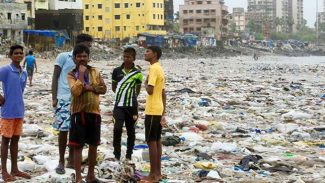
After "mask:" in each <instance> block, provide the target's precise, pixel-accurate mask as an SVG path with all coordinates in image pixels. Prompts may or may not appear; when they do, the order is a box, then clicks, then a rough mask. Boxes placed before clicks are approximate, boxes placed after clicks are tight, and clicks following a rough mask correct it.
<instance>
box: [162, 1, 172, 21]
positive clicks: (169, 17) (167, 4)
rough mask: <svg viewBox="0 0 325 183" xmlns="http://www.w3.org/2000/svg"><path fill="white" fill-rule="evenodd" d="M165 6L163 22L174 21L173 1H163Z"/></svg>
mask: <svg viewBox="0 0 325 183" xmlns="http://www.w3.org/2000/svg"><path fill="white" fill-rule="evenodd" d="M164 2H165V3H164V6H165V10H164V11H165V20H170V21H172V20H174V1H173V0H164Z"/></svg>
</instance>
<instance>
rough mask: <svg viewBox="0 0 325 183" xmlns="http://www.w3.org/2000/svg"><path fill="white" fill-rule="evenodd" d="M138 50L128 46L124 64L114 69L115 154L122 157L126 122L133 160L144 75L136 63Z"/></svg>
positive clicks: (129, 156)
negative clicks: (122, 138) (139, 98)
mask: <svg viewBox="0 0 325 183" xmlns="http://www.w3.org/2000/svg"><path fill="white" fill-rule="evenodd" d="M135 58H136V51H135V49H134V48H126V49H125V50H124V53H123V64H122V65H121V66H120V67H117V68H115V69H114V70H113V74H112V90H113V92H114V93H115V106H114V112H113V117H114V122H115V123H114V136H113V146H114V156H115V158H116V159H117V160H120V158H121V136H122V131H123V125H124V123H125V126H126V130H127V136H128V138H127V151H126V159H128V160H131V157H132V153H133V146H134V141H135V124H136V122H137V120H138V101H137V96H138V95H139V93H140V89H141V83H142V81H143V76H142V74H141V71H140V70H139V69H137V68H136V67H135V65H134V61H135Z"/></svg>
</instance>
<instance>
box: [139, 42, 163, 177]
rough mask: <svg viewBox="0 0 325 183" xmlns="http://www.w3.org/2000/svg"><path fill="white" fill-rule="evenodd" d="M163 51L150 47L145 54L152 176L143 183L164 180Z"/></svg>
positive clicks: (146, 118)
mask: <svg viewBox="0 0 325 183" xmlns="http://www.w3.org/2000/svg"><path fill="white" fill-rule="evenodd" d="M161 54H162V52H161V49H160V48H159V47H157V46H150V47H148V48H147V50H146V53H145V60H146V61H148V62H149V63H150V67H149V75H148V77H147V79H146V81H145V87H146V91H147V93H148V95H147V99H146V109H145V115H146V116H145V133H146V141H147V143H148V146H149V156H150V174H149V176H148V177H145V178H144V179H143V181H149V182H157V181H159V180H161V179H162V174H161V160H160V158H161V154H162V145H161V140H160V139H161V130H162V127H163V126H165V125H166V124H167V123H166V119H165V117H164V114H165V108H166V93H165V73H164V70H163V68H162V67H161V65H160V63H159V59H160V57H161Z"/></svg>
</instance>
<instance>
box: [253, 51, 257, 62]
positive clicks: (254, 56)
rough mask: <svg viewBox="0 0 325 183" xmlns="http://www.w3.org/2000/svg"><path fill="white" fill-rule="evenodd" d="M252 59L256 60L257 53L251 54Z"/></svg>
mask: <svg viewBox="0 0 325 183" xmlns="http://www.w3.org/2000/svg"><path fill="white" fill-rule="evenodd" d="M253 59H254V60H255V61H257V60H258V55H257V54H256V53H254V54H253Z"/></svg>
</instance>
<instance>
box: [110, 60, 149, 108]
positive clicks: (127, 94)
mask: <svg viewBox="0 0 325 183" xmlns="http://www.w3.org/2000/svg"><path fill="white" fill-rule="evenodd" d="M142 80H143V75H142V73H141V72H140V70H138V69H136V68H135V67H134V65H133V68H132V69H131V70H130V71H129V72H128V73H127V72H125V70H124V64H122V66H120V67H117V68H115V69H114V71H113V74H112V81H113V82H116V83H117V88H116V93H115V106H118V107H133V106H137V104H138V103H137V96H136V86H137V85H141V83H142Z"/></svg>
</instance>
